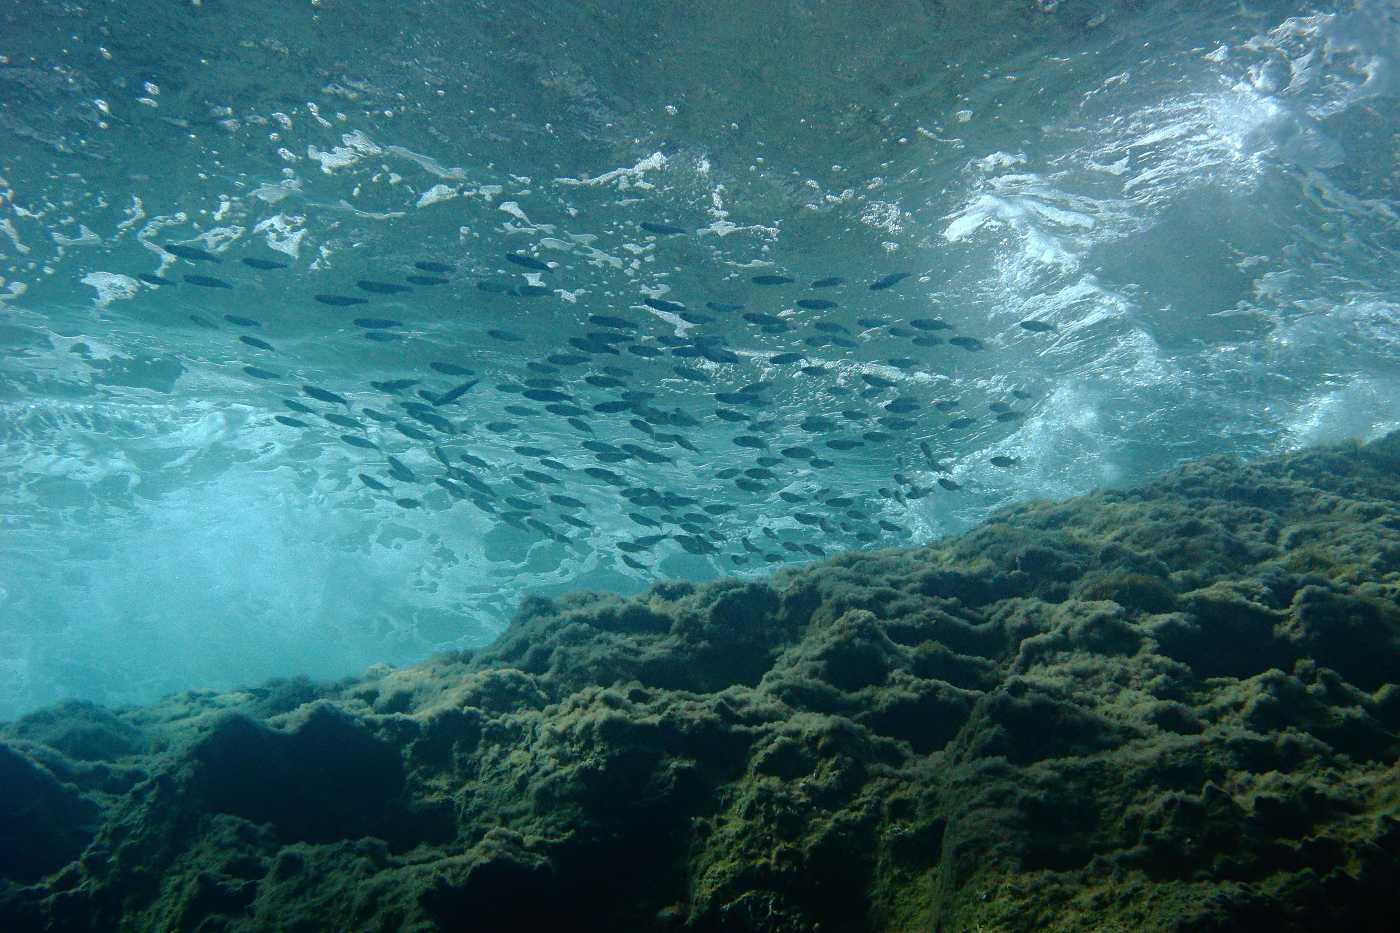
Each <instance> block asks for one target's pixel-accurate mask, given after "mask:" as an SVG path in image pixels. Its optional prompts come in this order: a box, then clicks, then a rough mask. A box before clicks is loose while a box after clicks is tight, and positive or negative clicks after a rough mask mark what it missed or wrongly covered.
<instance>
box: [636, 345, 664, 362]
mask: <svg viewBox="0 0 1400 933" xmlns="http://www.w3.org/2000/svg"><path fill="white" fill-rule="evenodd" d="M627 352H628V353H631V354H634V355H636V356H640V357H642V358H644V359H655V358H656V357H658V356H662V355H664V354H662V352H661V351H660V350H658V349H656V347H648V346H643V345H641V344H633V345H632V346H630V347H628V348H627Z"/></svg>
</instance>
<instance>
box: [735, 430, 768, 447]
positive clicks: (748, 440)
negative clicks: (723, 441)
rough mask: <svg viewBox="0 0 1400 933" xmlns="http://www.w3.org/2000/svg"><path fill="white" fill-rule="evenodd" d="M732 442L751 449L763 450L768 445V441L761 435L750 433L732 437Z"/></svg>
mask: <svg viewBox="0 0 1400 933" xmlns="http://www.w3.org/2000/svg"><path fill="white" fill-rule="evenodd" d="M734 444H735V445H736V446H738V447H748V448H751V449H753V450H763V449H765V448H766V447H767V446H768V442H767V441H765V440H764V439H763V438H761V437H755V436H754V435H752V434H740V435H739V436H738V437H736V438H734Z"/></svg>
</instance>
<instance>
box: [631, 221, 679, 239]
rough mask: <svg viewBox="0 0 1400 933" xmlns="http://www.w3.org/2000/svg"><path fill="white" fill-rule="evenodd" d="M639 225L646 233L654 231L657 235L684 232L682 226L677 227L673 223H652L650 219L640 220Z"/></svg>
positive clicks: (673, 234) (671, 234) (672, 234)
mask: <svg viewBox="0 0 1400 933" xmlns="http://www.w3.org/2000/svg"><path fill="white" fill-rule="evenodd" d="M639 226H640V227H641V228H642V229H643V230H645V231H646V232H647V233H655V234H657V235H658V236H675V235H677V234H679V233H685V232H686V231H685V228H684V227H677V226H675V225H674V224H659V223H653V222H652V221H650V220H644V221H642V222H641V224H639Z"/></svg>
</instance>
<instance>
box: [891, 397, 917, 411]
mask: <svg viewBox="0 0 1400 933" xmlns="http://www.w3.org/2000/svg"><path fill="white" fill-rule="evenodd" d="M884 407H885V411H888V412H895V413H904V414H907V413H908V412H911V411H918V410H919V403H918V402H917V401H915V400H914V399H912V398H897V399H894V400H893V401H889V402H886V403H885V406H884Z"/></svg>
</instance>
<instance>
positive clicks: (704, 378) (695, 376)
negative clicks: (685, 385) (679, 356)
mask: <svg viewBox="0 0 1400 933" xmlns="http://www.w3.org/2000/svg"><path fill="white" fill-rule="evenodd" d="M671 371H672V372H674V373H675V374H676V375H677V376H680V377H681V378H682V379H689V380H690V381H691V382H709V381H710V377H709V376H708V375H706V374H705V373H703V372H701V371H700V370H698V369H694V368H692V367H690V366H672V367H671Z"/></svg>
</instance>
